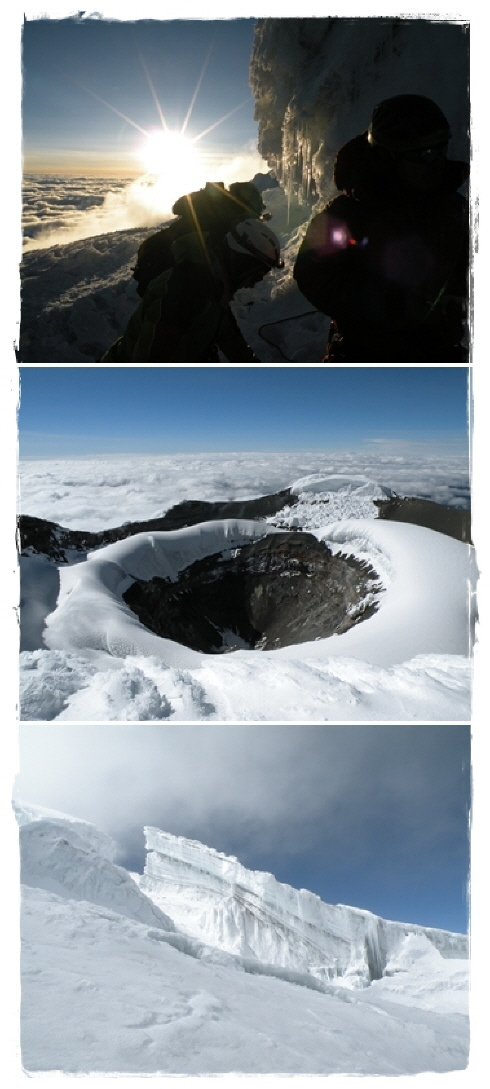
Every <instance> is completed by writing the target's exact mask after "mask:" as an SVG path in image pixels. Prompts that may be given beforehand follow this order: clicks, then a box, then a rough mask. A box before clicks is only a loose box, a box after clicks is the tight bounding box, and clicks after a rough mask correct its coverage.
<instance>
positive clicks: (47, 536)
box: [18, 488, 298, 563]
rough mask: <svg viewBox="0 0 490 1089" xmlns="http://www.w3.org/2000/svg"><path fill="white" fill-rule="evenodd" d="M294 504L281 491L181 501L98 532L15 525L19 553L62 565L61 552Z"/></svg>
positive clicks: (27, 522)
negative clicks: (29, 551)
mask: <svg viewBox="0 0 490 1089" xmlns="http://www.w3.org/2000/svg"><path fill="white" fill-rule="evenodd" d="M297 502H298V497H297V495H293V493H292V492H291V491H290V490H289V488H285V489H284V490H283V491H280V492H275V493H274V494H273V495H261V496H259V497H258V498H257V499H232V500H228V501H223V502H215V503H208V502H204V501H200V500H197V499H189V500H185V501H184V502H182V503H178V504H177V505H176V506H175V507H171V509H170V510H168V511H166V513H165V514H163V515H162V517H161V518H150V519H147V520H146V521H145V522H125V523H124V524H123V525H121V526H115V527H114V528H112V529H104V530H101V531H100V532H98V533H92V532H90V530H82V529H65V528H64V527H63V526H60V525H58V524H57V523H56V522H48V521H46V519H44V518H33V517H31V515H29V514H21V516H20V518H19V522H18V537H19V551H20V552H26V550H27V549H29V548H30V549H32V550H33V551H34V552H39V553H43V555H45V556H50V557H51V559H53V560H56V561H57V562H58V563H65V562H66V557H65V551H66V550H75V551H77V552H88V551H90V550H91V549H94V548H102V546H103V545H107V544H112V542H113V541H122V540H125V539H126V537H133V536H134V535H135V534H136V533H158V532H160V531H162V530H164V531H167V532H168V531H169V530H173V529H184V527H185V526H197V525H198V524H199V522H214V521H217V520H219V519H221V518H246V519H249V520H250V521H257V520H258V521H260V520H261V519H262V518H268V517H270V516H271V515H273V514H277V513H278V511H280V510H283V509H284V507H290V506H293V505H294V504H295V503H297Z"/></svg>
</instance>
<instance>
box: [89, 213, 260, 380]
mask: <svg viewBox="0 0 490 1089" xmlns="http://www.w3.org/2000/svg"><path fill="white" fill-rule="evenodd" d="M172 255H173V259H174V265H173V267H172V268H171V269H168V270H167V271H165V272H162V273H161V275H160V276H157V277H156V278H155V279H153V280H151V282H150V283H149V285H148V287H147V289H146V291H145V294H144V296H143V299H142V301H141V303H140V305H139V306H138V309H137V310H136V311H135V313H134V314H133V315H132V317H131V318H130V320H129V322H128V325H127V327H126V331H125V333H124V335H123V336H122V337H120V338H119V340H117V341H116V342H115V344H113V345H112V347H111V348H109V349H108V351H107V352H105V354H104V355H103V356H102V359H101V360H100V362H101V363H201V362H206V361H213V360H217V359H218V358H219V356H218V353H217V349H218V348H219V349H221V351H222V353H223V355H224V356H225V357H226V359H227V360H228V362H230V363H247V362H250V361H252V360H254V359H255V356H254V353H253V352H252V349H251V348H250V347H249V345H248V344H247V343H246V341H245V340H244V338H243V336H242V333H241V332H240V330H239V328H238V325H237V323H236V321H235V318H234V316H233V314H232V312H231V310H230V306H229V303H230V300H231V297H232V288H231V285H230V284H229V282H228V278H227V274H226V271H225V267H224V264H223V262H222V261H220V258H219V254H218V253H217V252H216V251H215V250H212V249H211V248H210V247H209V246H208V247H207V248H204V247H203V245H202V243H201V242H200V240H199V238H198V236H197V234H195V233H191V234H187V235H184V236H183V237H182V238H179V239H178V240H177V241H176V242H174V244H173V246H172Z"/></svg>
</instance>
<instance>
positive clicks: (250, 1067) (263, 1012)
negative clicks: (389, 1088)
mask: <svg viewBox="0 0 490 1089" xmlns="http://www.w3.org/2000/svg"><path fill="white" fill-rule="evenodd" d="M20 810H21V820H22V821H23V824H22V828H21V832H22V843H21V850H22V858H23V866H24V875H25V878H26V879H27V882H28V883H27V884H26V885H24V886H23V889H22V926H21V932H22V965H21V967H22V1010H21V1013H22V1023H21V1042H22V1061H23V1064H24V1068H25V1069H26V1071H27V1072H28V1073H37V1072H47V1071H53V1070H56V1071H62V1072H64V1073H74V1074H86V1073H122V1074H137V1073H141V1074H143V1073H146V1074H151V1073H157V1072H159V1073H161V1074H168V1073H172V1074H187V1075H202V1074H205V1073H226V1072H239V1073H248V1074H256V1073H269V1074H270V1073H290V1074H292V1073H303V1074H306V1073H310V1074H328V1073H335V1072H337V1073H357V1074H388V1075H398V1074H404V1073H408V1074H415V1073H419V1072H421V1071H440V1072H446V1071H450V1070H462V1069H464V1068H465V1066H466V1064H467V1061H468V1026H467V968H468V961H467V959H465V957H464V955H463V957H462V958H461V957H458V958H457V959H454V958H453V959H447V958H446V957H443V956H442V955H441V953H440V952H438V950H437V949H436V948H435V946H434V944H433V943H432V941H430V940H429V938H428V937H427V936H426V934H424V933H423V931H422V929H420V931H419V932H417V928H415V931H413V932H412V928H410V930H411V932H410V933H408V934H405V933H404V931H405V929H406V928H403V927H401V928H400V933H399V941H398V943H397V942H393V944H392V947H391V949H390V955H389V958H388V960H387V962H386V966H385V971H384V975H383V976H382V978H380V979H377V980H376V981H375V982H374V983H372V984H370V985H368V986H366V987H365V988H364V989H362V990H360V991H359V990H352V989H351V988H349V987H348V986H347V987H346V986H345V982H348V981H344V985H343V986H341V985H340V983H341V982H342V981H341V980H340V981H339V983H338V985H333V984H328V983H324V984H322V983H321V981H320V980H318V979H314V978H313V977H312V976H311V975H308V974H306V973H301V972H298V971H296V970H294V968H292V967H287V966H286V967H281V966H277V965H275V964H274V963H269V964H267V963H264V962H261V961H259V960H257V959H253V958H250V957H248V958H247V957H243V956H233V955H231V954H229V953H226V952H222V951H220V950H219V949H217V948H216V947H214V946H211V945H209V944H204V943H203V942H202V941H199V940H198V939H196V938H189V937H188V936H186V934H184V933H183V932H182V931H181V930H180V929H179V927H178V924H177V928H176V929H172V924H170V923H169V921H168V919H165V917H163V922H160V923H159V921H158V917H157V915H155V917H154V919H153V920H152V921H145V920H144V918H143V915H140V917H137V914H136V913H135V911H134V910H133V909H134V904H135V903H136V901H137V900H138V898H139V904H140V906H141V905H143V904H144V903H146V904H148V900H147V898H146V897H145V896H144V894H143V892H141V891H140V890H138V887H137V885H136V884H135V883H134V882H133V885H134V897H135V898H136V899H134V898H133V900H132V902H131V903H130V901H129V898H128V896H127V888H128V887H129V883H131V881H132V879H131V877H130V875H129V874H127V875H126V882H124V881H122V880H121V872H120V868H119V867H116V866H114V867H113V869H114V873H113V875H112V877H111V874H110V865H111V864H109V863H108V860H107V859H106V858H105V857H104V858H103V867H104V872H105V874H106V879H105V881H104V883H103V884H104V889H105V891H106V893H107V898H106V901H105V902H103V901H101V899H100V897H99V892H100V884H99V882H98V881H97V880H95V881H94V872H95V870H96V868H97V867H96V863H95V859H96V849H95V845H96V843H97V841H98V836H97V833H96V831H94V829H93V828H92V827H91V826H87V825H85V826H84V825H83V822H80V821H77V822H73V821H71V820H70V818H59V817H56V818H54V819H51V818H49V817H47V816H46V814H45V813H42V812H41V813H40V814H39V815H38V818H37V819H36V817H35V815H34V811H33V809H32V808H30V809H29V808H28V811H27V813H24V814H23V815H22V807H20ZM32 818H34V819H32ZM60 836H63V837H64V838H65V839H66V840H67V842H68V843H69V844H70V846H71V849H72V851H71V852H70V853H65V854H64V855H63V856H62V855H59V856H58V858H57V859H56V861H54V859H53V851H52V847H53V843H54V842H55V841H56V840H57V839H59V837H60ZM176 844H177V851H178V852H179V851H181V850H182V842H181V841H176ZM201 852H202V853H204V854H206V849H203V848H202V847H201ZM207 855H208V857H209V858H213V857H215V858H217V859H220V858H221V857H222V856H217V855H215V853H214V852H212V851H209V850H208V851H207ZM101 857H102V856H101ZM62 859H64V861H62ZM232 861H233V860H232ZM228 862H230V860H228ZM74 865H75V867H76V870H77V872H78V886H77V888H75V889H73V869H74ZM53 866H54V873H55V876H56V882H57V891H56V892H55V891H53V890H52V889H50V888H49V884H50V882H51V880H52V878H53ZM107 867H108V868H107ZM235 871H237V867H236V865H235ZM240 872H242V871H240ZM261 876H262V877H264V878H265V881H264V882H263V883H262V884H263V885H265V886H267V884H269V886H270V884H271V882H272V881H273V879H272V878H270V875H254V874H252V875H250V879H251V880H252V881H253V882H254V884H255V887H256V889H257V890H258V889H259V887H260V877H261ZM80 884H81V885H83V888H84V890H85V898H83V899H82V898H80V896H79V895H78V893H79V887H80ZM277 888H278V889H284V886H277ZM291 891H293V890H291ZM298 895H299V896H301V894H298ZM307 895H308V894H307ZM316 899H317V898H313V900H316ZM319 903H321V902H319ZM323 907H324V908H325V909H327V908H328V905H323ZM152 910H154V911H155V913H156V911H157V909H156V908H155V907H154V906H153V908H152ZM340 910H341V912H342V917H343V918H344V919H345V917H346V915H347V913H348V912H349V911H352V909H347V908H344V909H340ZM145 911H146V908H145ZM354 914H355V913H354ZM266 925H267V924H264V930H265V928H266ZM390 925H391V924H390ZM392 925H393V926H394V927H397V926H398V927H400V924H392ZM305 929H306V922H305V921H304V920H302V921H301V924H300V926H299V930H300V935H299V936H298V938H299V942H300V940H301V932H302V933H304V930H305ZM434 934H439V935H443V932H434ZM454 937H455V939H456V940H457V941H458V943H459V942H462V941H463V940H464V939H462V938H461V936H459V937H458V936H454ZM448 938H449V936H447V938H446V937H444V936H443V937H442V941H443V943H444V942H445V943H446V945H447V941H448ZM324 939H325V940H327V935H324ZM270 948H271V949H272V945H271V946H270ZM60 1009H62V1010H63V1017H62V1018H61V1017H60Z"/></svg>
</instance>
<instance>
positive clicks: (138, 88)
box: [22, 6, 257, 174]
mask: <svg viewBox="0 0 490 1089" xmlns="http://www.w3.org/2000/svg"><path fill="white" fill-rule="evenodd" d="M134 14H135V15H137V6H136V7H135V9H134ZM253 30H254V19H244V18H239V19H219V20H216V21H211V20H209V21H208V20H205V19H197V20H196V19H181V20H177V19H173V20H166V19H161V20H156V19H152V20H149V19H140V20H136V21H134V22H118V21H111V20H106V19H93V18H84V19H79V18H78V17H75V18H71V19H58V20H56V19H34V20H33V19H28V20H27V21H26V22H25V24H24V30H23V56H22V60H23V108H22V118H23V130H24V155H25V168H26V169H27V170H48V171H49V170H56V169H73V170H75V171H77V170H78V171H80V172H83V171H84V170H86V169H92V170H94V171H97V170H100V171H101V172H104V170H107V169H109V170H111V169H114V170H116V171H119V172H122V173H123V174H124V172H130V171H131V172H134V170H135V167H136V161H135V159H134V158H133V155H134V152H135V150H137V148H138V147H139V146H140V145H141V143H142V139H143V134H142V132H141V130H142V129H143V130H145V131H149V130H150V129H158V128H160V129H161V128H162V122H161V119H160V115H159V108H158V106H157V103H156V101H155V100H158V103H159V106H160V108H161V110H162V111H163V114H164V117H165V122H166V124H167V126H168V127H169V128H171V129H178V130H180V129H181V128H182V125H183V124H184V121H185V119H186V116H187V113H188V111H189V107H190V105H191V103H192V100H193V97H194V95H195V92H196V89H197V95H196V97H195V102H194V105H193V108H192V112H191V115H190V117H189V121H188V125H187V129H186V135H188V136H191V137H195V136H197V135H198V134H200V133H202V132H203V131H204V130H205V129H207V128H208V127H209V126H210V125H212V124H214V123H215V122H216V121H218V119H220V118H221V117H223V115H224V114H227V113H228V112H229V111H231V110H235V109H236V107H240V108H239V109H236V112H234V113H233V115H232V116H231V117H230V118H229V119H228V120H226V121H223V123H222V124H221V125H219V126H217V127H216V128H215V129H214V130H213V131H212V132H210V133H209V134H208V136H206V137H203V139H202V141H200V142H199V144H198V145H197V146H198V147H199V150H202V151H207V152H209V153H211V152H217V151H220V152H223V153H225V154H230V153H233V152H234V151H236V150H237V149H241V148H243V147H245V146H246V145H247V143H249V142H250V141H253V142H254V143H255V144H256V142H257V125H256V123H255V122H254V120H253V110H254V102H253V97H252V92H251V90H250V87H249V83H248V70H249V61H250V53H251V49H252V41H253ZM201 76H202V79H201ZM102 100H103V101H102ZM136 169H137V167H136ZM140 172H142V171H141V169H140Z"/></svg>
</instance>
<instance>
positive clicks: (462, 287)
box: [294, 95, 469, 363]
mask: <svg viewBox="0 0 490 1089" xmlns="http://www.w3.org/2000/svg"><path fill="white" fill-rule="evenodd" d="M450 136H451V131H450V128H449V124H448V122H447V120H446V118H445V116H444V114H443V113H442V111H441V110H440V109H439V107H438V106H437V105H436V104H435V103H434V102H432V100H431V99H428V98H425V97H423V96H422V95H397V96H396V97H394V98H389V99H386V100H385V101H384V102H381V103H380V104H379V106H377V107H376V109H375V110H374V112H373V117H372V121H371V123H370V126H369V130H368V132H366V133H364V134H363V135H360V136H356V137H355V138H354V139H353V140H350V141H349V143H347V144H346V145H345V146H344V147H343V148H341V150H340V151H339V153H338V155H337V158H336V162H335V167H334V180H335V184H336V186H337V188H338V189H339V190H340V191H341V195H340V196H337V197H335V198H334V199H333V200H332V201H330V203H329V204H328V205H327V206H326V208H325V209H324V211H323V212H320V213H319V214H318V215H316V216H315V217H314V218H313V219H312V221H311V223H310V225H309V227H308V230H307V233H306V236H305V238H304V241H303V243H302V246H301V248H300V251H299V254H298V257H297V260H296V264H295V268H294V277H295V279H296V281H297V284H298V287H299V289H300V291H301V292H302V294H303V295H304V296H305V297H306V298H307V299H308V300H309V301H310V302H311V303H312V304H313V306H315V307H317V309H318V310H321V311H322V312H323V313H325V314H328V316H329V317H330V318H331V319H332V322H331V327H330V335H329V343H328V347H327V355H326V357H325V359H326V360H327V361H328V360H332V361H339V362H343V361H345V362H360V363H363V362H406V363H410V362H420V363H422V362H443V363H450V362H459V361H464V360H465V359H466V358H467V351H466V349H465V348H464V347H463V341H464V337H465V334H466V303H467V290H468V288H467V275H468V257H469V231H468V207H467V203H466V201H465V199H464V198H463V196H462V195H461V194H460V193H458V189H459V188H460V187H461V186H462V185H463V183H464V182H465V181H466V179H467V178H468V174H469V167H468V165H467V164H466V163H463V162H458V161H455V160H448V159H447V146H448V142H449V139H450Z"/></svg>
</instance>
